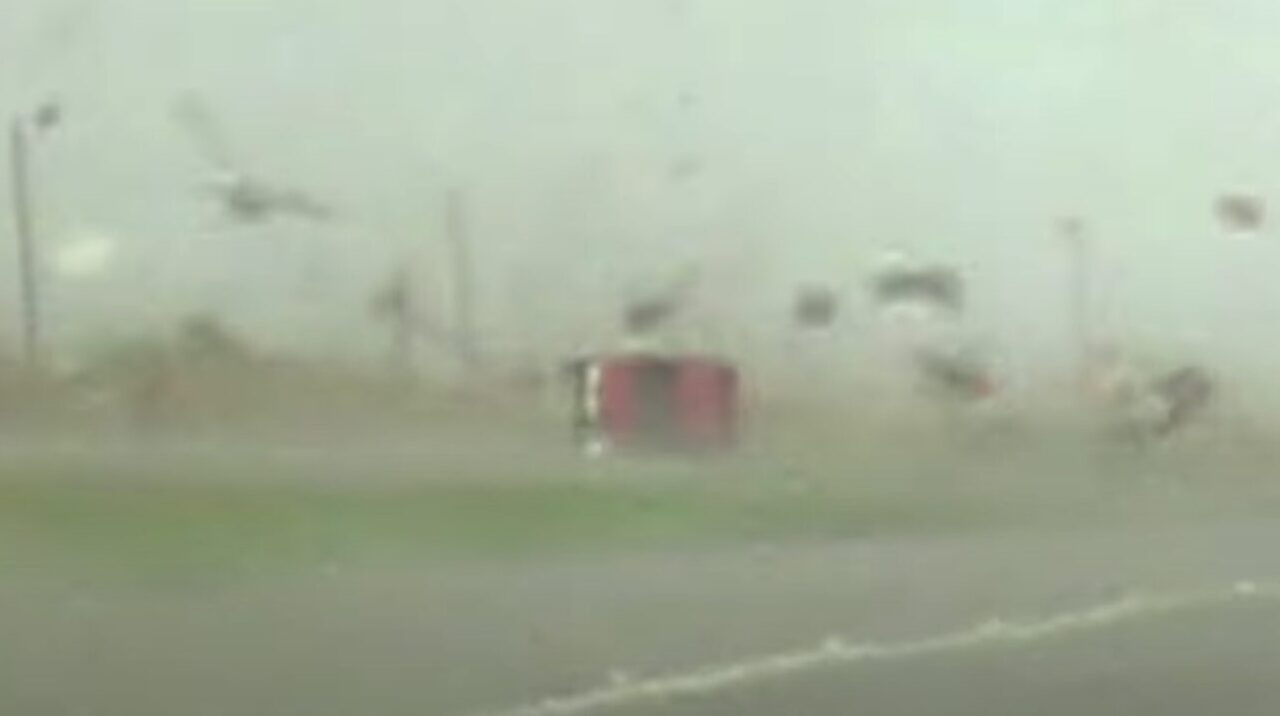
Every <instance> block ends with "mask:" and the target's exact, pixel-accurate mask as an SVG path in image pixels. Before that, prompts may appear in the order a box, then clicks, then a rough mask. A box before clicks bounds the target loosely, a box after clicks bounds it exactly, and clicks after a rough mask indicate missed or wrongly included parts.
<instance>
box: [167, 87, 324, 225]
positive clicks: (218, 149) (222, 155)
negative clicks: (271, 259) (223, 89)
mask: <svg viewBox="0 0 1280 716" xmlns="http://www.w3.org/2000/svg"><path fill="white" fill-rule="evenodd" d="M173 118H174V121H176V122H177V123H178V124H179V126H181V127H182V128H183V129H184V130H185V131H186V132H187V133H188V134H189V135H190V136H191V138H192V140H193V141H194V142H195V144H196V147H197V149H199V150H200V151H201V153H202V154H203V155H204V158H205V159H206V161H208V162H209V163H210V164H211V165H212V167H213V169H214V172H213V174H212V175H211V176H210V178H209V179H208V180H207V181H206V182H204V183H205V186H206V188H207V189H208V191H210V192H211V193H213V194H214V196H215V197H216V198H217V199H218V201H219V202H220V203H221V204H222V207H223V209H224V210H225V211H226V212H227V214H228V215H229V216H231V217H232V218H233V219H235V220H237V221H239V222H241V223H244V224H253V223H261V222H264V221H267V220H270V219H275V218H280V217H284V216H292V217H295V218H303V219H308V220H311V221H328V220H330V219H332V218H333V216H334V211H333V208H332V207H331V206H330V205H328V204H327V203H325V202H322V201H320V200H318V199H316V198H315V197H313V196H311V195H309V194H307V193H306V192H303V191H301V190H298V189H296V188H292V187H286V186H282V185H279V184H276V183H275V182H270V181H266V180H264V179H262V178H260V177H258V176H255V175H253V174H251V173H249V172H247V171H245V169H244V168H243V166H242V165H241V164H240V162H239V161H237V159H236V157H235V155H234V154H233V152H232V151H231V146H230V144H229V143H228V142H227V141H226V138H225V135H224V134H223V132H222V131H221V128H220V126H219V125H218V123H217V121H216V120H215V119H214V117H213V114H212V113H211V112H210V111H209V109H208V107H207V106H205V104H204V103H203V102H202V101H201V100H200V99H199V98H197V97H195V96H193V95H185V96H183V97H181V98H179V99H178V100H177V102H176V103H175V104H174V107H173Z"/></svg>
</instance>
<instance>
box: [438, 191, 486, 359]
mask: <svg viewBox="0 0 1280 716" xmlns="http://www.w3.org/2000/svg"><path fill="white" fill-rule="evenodd" d="M446 221H447V227H446V232H447V234H448V238H449V245H450V249H451V251H452V254H453V310H454V335H455V340H456V341H457V345H456V347H457V350H458V355H459V356H460V357H461V358H462V361H463V363H464V367H465V368H466V369H467V370H471V369H472V368H474V367H475V364H476V363H477V362H478V360H479V357H480V352H479V346H478V345H477V342H476V326H475V267H474V265H473V264H472V255H471V234H470V227H469V226H468V225H467V208H466V203H465V196H464V195H463V192H462V190H461V189H453V190H451V191H450V192H449V199H448V207H447V218H446Z"/></svg>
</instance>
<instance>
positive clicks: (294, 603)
mask: <svg viewBox="0 0 1280 716" xmlns="http://www.w3.org/2000/svg"><path fill="white" fill-rule="evenodd" d="M1278 542H1280V526H1277V525H1272V524H1270V523H1261V522H1256V521H1255V522H1249V523H1234V524H1227V523H1219V524H1214V525H1199V526H1194V527H1191V526H1188V527H1177V526H1173V525H1168V524H1165V525H1162V526H1147V527H1133V528H1128V529H1109V530H1105V531H1100V530H1094V531H1055V532H1036V531H1027V530H1020V531H1010V532H1003V533H998V534H987V535H982V536H970V537H964V538H954V537H952V538H932V539H923V538H922V539H894V540H866V541H859V542H848V543H840V544H821V545H806V546H796V545H790V546H786V547H780V546H771V545H749V546H742V547H741V548H738V549H722V550H717V551H702V552H698V553H687V554H645V555H625V556H615V557H610V558H603V557H602V558H594V559H584V558H578V559H575V560H563V561H557V562H547V563H538V564H531V563H510V564H500V563H488V564H486V565H483V566H470V567H468V566H462V565H454V566H439V565H437V566H433V567H426V566H421V565H404V564H401V565H384V566H380V567H371V566H361V567H358V568H356V567H347V566H344V565H341V564H332V565H326V566H324V567H323V568H319V569H317V571H316V572H314V573H311V574H302V575H293V576H289V577H281V578H278V579H257V580H255V581H251V582H238V583H234V584H217V585H200V584H193V583H180V584H165V583H158V584H147V585H136V584H135V585H121V584H113V583H111V582H110V581H109V580H102V579H95V578H92V577H90V576H87V575H81V576H80V577H78V578H75V579H71V578H69V577H67V576H66V575H62V576H54V575H50V574H45V573H43V572H42V571H41V570H40V569H39V567H38V565H26V566H25V567H24V566H22V565H18V566H15V567H13V568H10V569H8V570H6V572H5V573H4V574H3V575H2V576H0V644H2V645H3V646H0V713H13V714H25V715H30V716H44V715H46V714H48V715H53V714H58V715H62V714H102V715H116V714H119V715H120V716H125V715H126V714H127V715H129V716H149V715H151V714H156V715H159V714H166V715H168V714H178V713H181V714H194V715H197V716H200V715H204V714H208V715H209V716H213V715H215V714H235V715H237V716H248V715H250V714H263V715H266V714H271V715H273V716H275V715H278V714H308V715H309V716H316V715H325V714H335V715H337V714H360V715H361V716H365V715H370V714H397V715H398V714H422V715H436V714H439V715H441V716H449V715H450V714H459V715H461V716H468V715H470V714H487V713H496V714H502V713H520V712H521V708H523V707H529V708H532V709H533V710H529V708H525V711H524V712H525V713H538V711H537V709H538V708H541V707H540V706H539V705H540V704H541V705H543V706H546V705H547V704H548V702H547V701H546V700H547V699H548V698H553V697H554V698H560V699H563V700H565V701H564V702H563V703H572V702H573V701H572V700H573V699H574V698H575V696H581V695H582V694H589V693H592V692H596V693H599V692H601V691H603V692H604V693H624V694H625V693H629V692H628V689H630V690H631V691H637V690H638V691H643V689H636V688H635V686H636V685H637V684H641V685H643V684H646V683H652V682H653V680H656V682H657V683H658V684H662V683H677V684H679V683H682V682H681V681H680V679H681V678H684V677H687V676H688V675H691V674H692V675H697V674H706V673H707V670H708V669H709V668H711V669H715V668H723V667H725V666H726V665H728V666H730V667H731V666H732V665H735V664H750V663H755V662H759V661H760V660H761V659H765V660H767V659H768V658H769V657H770V655H776V654H786V653H797V652H800V653H809V652H812V651H813V650H815V649H818V650H821V649H823V648H827V647H830V646H831V645H833V644H837V645H841V644H848V645H857V644H862V643H867V642H874V643H876V644H879V645H882V646H884V648H888V649H891V650H892V649H896V648H899V647H902V646H903V645H906V646H908V647H909V646H910V645H912V644H922V643H923V644H928V643H931V641H930V640H937V639H938V638H940V637H941V638H946V637H947V635H956V634H961V635H963V634H973V633H975V629H977V630H979V631H981V629H982V628H983V625H990V624H992V623H1041V624H1044V623H1048V624H1052V623H1053V620H1054V619H1055V618H1059V617H1060V616H1061V615H1064V614H1065V615H1071V614H1077V615H1078V614H1082V613H1085V614H1087V613H1088V612H1089V610H1090V609H1093V608H1096V607H1097V606H1098V605H1107V604H1117V603H1119V604H1124V603H1126V600H1128V599H1130V598H1131V597H1132V596H1133V595H1153V596H1158V597H1159V598H1162V599H1163V598H1181V597H1180V596H1179V595H1195V594H1204V593H1225V594H1228V595H1231V594H1234V592H1233V591H1232V590H1233V589H1235V588H1237V587H1238V586H1239V585H1242V584H1243V585H1250V589H1251V590H1252V589H1254V588H1256V589H1266V588H1268V587H1267V585H1270V584H1272V583H1280V551H1277V550H1276V549H1275V545H1276V544H1277V543H1278ZM1255 585H1256V586H1255ZM1277 605H1280V602H1273V601H1272V600H1271V599H1269V598H1256V599H1254V598H1251V599H1234V598H1233V599H1227V600H1222V601H1213V600H1208V601H1206V602H1204V603H1199V602H1191V603H1188V604H1187V605H1185V607H1184V608H1179V609H1176V610H1167V611H1160V610H1156V611H1154V612H1152V613H1146V612H1145V611H1143V610H1138V611H1137V612H1135V613H1134V614H1132V615H1124V618H1119V619H1115V620H1114V621H1108V620H1103V621H1102V622H1101V623H1099V624H1096V625H1093V626H1090V627H1089V628H1082V629H1067V630H1065V631H1063V633H1061V634H1058V633H1056V632H1053V631H1052V630H1050V633H1046V634H1042V635H1039V636H1037V637H1036V638H1033V639H1027V640H1025V641H1016V640H1015V641H1011V642H1005V641H1001V640H999V639H997V640H995V641H994V642H992V643H986V642H979V643H975V644H972V645H967V646H963V647H962V648H950V649H941V650H929V649H924V650H919V651H916V652H913V651H911V649H909V648H908V649H905V650H903V651H902V653H901V654H899V655H898V656H897V657H895V658H889V659H870V660H859V659H853V660H843V661H842V660H821V659H820V660H818V661H817V662H816V663H814V664H812V665H808V666H803V667H802V668H797V669H792V670H784V671H783V672H779V673H765V674H763V675H762V676H760V677H759V678H756V677H751V678H745V679H741V680H737V681H734V680H732V679H729V680H726V682H725V683H723V684H719V685H715V687H714V688H707V689H703V690H698V691H697V692H696V693H685V694H681V693H670V694H666V695H665V696H664V695H663V694H661V693H654V694H648V693H642V694H640V695H639V696H626V697H624V698H620V699H614V700H612V701H610V700H608V699H605V701H604V702H603V703H600V704H598V705H591V704H587V705H586V706H584V707H582V708H580V709H579V710H578V711H572V712H573V713H626V714H672V715H676V714H679V715H685V714H730V713H734V714H848V713H857V714H881V713H883V714H901V713H938V714H968V713H975V714H976V713H1051V714H1052V713H1063V714H1066V713H1135V712H1148V711H1150V712H1155V710H1156V709H1159V712H1162V713H1187V714H1192V713H1197V714H1198V713H1206V712H1209V711H1210V710H1212V711H1214V712H1215V713H1217V714H1232V713H1275V712H1276V710H1277V709H1278V708H1280V681H1277V682H1275V683H1273V679H1272V676H1274V675H1277V674H1280V640H1277V639H1275V638H1274V635H1276V634H1280V629H1277V627H1280V608H1277ZM997 619H998V620H1004V621H1003V622H993V620H997ZM673 678H674V679H675V680H676V681H675V682H672V681H671V679H673ZM664 679H666V680H667V681H665V682H664V681H663V680H664ZM659 691H660V690H659ZM677 691H679V690H678V689H677ZM551 705H554V703H553V704H551ZM546 713H554V711H546Z"/></svg>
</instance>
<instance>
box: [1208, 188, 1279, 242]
mask: <svg viewBox="0 0 1280 716" xmlns="http://www.w3.org/2000/svg"><path fill="white" fill-rule="evenodd" d="M1214 212H1215V213H1216V214H1217V217H1218V221H1220V222H1222V225H1223V226H1225V227H1226V228H1227V229H1230V230H1231V231H1235V232H1240V233H1246V232H1251V231H1257V230H1259V229H1261V228H1262V226H1263V224H1265V223H1266V218H1267V207H1266V203H1265V202H1264V201H1263V200H1262V199H1261V198H1260V197H1257V196H1254V195H1252V194H1244V193H1232V194H1224V195H1222V196H1220V197H1218V201H1217V203H1216V204H1215V207H1214Z"/></svg>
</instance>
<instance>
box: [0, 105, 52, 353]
mask: <svg viewBox="0 0 1280 716" xmlns="http://www.w3.org/2000/svg"><path fill="white" fill-rule="evenodd" d="M61 120H62V107H61V106H60V105H58V104H57V103H56V102H45V103H43V104H41V105H39V106H38V107H37V108H36V109H35V111H34V112H32V113H31V114H30V115H27V114H19V115H17V116H15V117H14V118H13V119H12V121H11V122H10V124H9V162H10V164H9V170H10V185H11V187H12V191H13V225H14V226H13V228H14V238H15V240H16V242H17V250H18V251H17V253H18V286H19V290H20V292H21V294H20V299H21V304H22V350H23V357H24V358H25V360H26V364H27V367H28V368H29V369H34V368H36V367H38V365H39V363H40V361H41V359H42V358H43V352H44V351H43V346H42V341H43V338H44V325H43V312H42V310H41V300H40V299H41V296H40V257H39V255H38V246H37V245H36V236H35V233H36V230H35V216H34V214H35V208H34V203H35V202H34V200H33V196H32V181H31V141H32V138H33V135H34V134H35V133H36V132H41V131H46V130H48V129H51V128H52V127H54V126H55V125H57V124H58V123H59V122H60V121H61Z"/></svg>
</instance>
